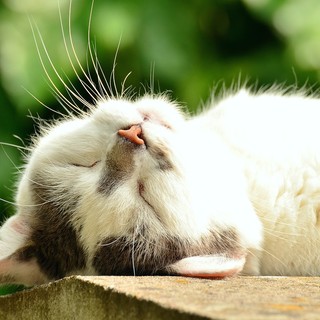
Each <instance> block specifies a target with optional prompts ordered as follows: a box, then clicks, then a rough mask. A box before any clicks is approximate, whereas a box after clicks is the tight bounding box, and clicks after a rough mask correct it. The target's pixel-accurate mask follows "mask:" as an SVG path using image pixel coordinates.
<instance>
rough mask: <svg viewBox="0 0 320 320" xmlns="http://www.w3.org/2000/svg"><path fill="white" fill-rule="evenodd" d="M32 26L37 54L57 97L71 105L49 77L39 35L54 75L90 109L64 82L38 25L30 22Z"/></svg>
mask: <svg viewBox="0 0 320 320" xmlns="http://www.w3.org/2000/svg"><path fill="white" fill-rule="evenodd" d="M30 25H31V30H32V33H33V37H34V41H35V45H36V49H37V52H38V56H39V59H40V63H41V65H42V68H43V70H44V72H45V75H46V77H47V79H48V80H49V83H50V85H51V86H52V88H53V89H54V91H55V92H56V93H57V95H58V96H59V97H60V98H61V99H62V100H63V101H64V102H65V103H67V104H70V101H69V100H68V99H67V98H66V97H65V96H64V95H63V93H62V92H61V91H60V90H59V88H58V87H57V85H56V84H55V83H54V81H53V80H52V79H51V77H50V75H49V72H48V69H47V67H46V66H45V63H44V60H43V58H42V55H41V51H40V46H39V42H38V40H37V37H36V34H37V35H38V38H39V41H40V44H41V48H42V49H43V50H44V53H45V56H46V58H47V60H48V62H49V65H50V67H51V69H52V70H53V72H54V74H55V75H56V76H57V78H58V79H59V81H60V82H61V83H62V85H63V86H64V87H65V89H66V90H67V91H68V92H70V93H71V94H72V95H73V96H74V97H75V98H76V99H77V100H78V101H79V102H81V103H82V104H83V105H85V106H86V107H88V108H89V109H90V107H91V105H90V104H89V103H88V102H87V101H86V100H85V99H84V98H83V97H82V96H79V95H77V94H76V93H74V92H73V91H72V90H71V89H70V87H69V86H68V85H67V83H66V82H65V81H64V80H63V78H62V77H61V75H60V73H59V72H58V71H57V69H56V67H55V66H54V64H53V61H52V59H51V57H50V55H49V52H48V49H47V47H46V45H45V42H44V40H43V37H42V35H41V33H40V30H39V29H38V27H37V25H36V24H34V25H33V24H32V22H30Z"/></svg>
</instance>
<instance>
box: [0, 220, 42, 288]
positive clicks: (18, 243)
mask: <svg viewBox="0 0 320 320" xmlns="http://www.w3.org/2000/svg"><path fill="white" fill-rule="evenodd" d="M30 235H31V229H30V227H29V225H28V223H27V221H26V219H25V218H24V217H22V216H21V215H15V216H13V217H11V218H9V219H8V220H7V221H6V222H5V223H4V224H3V226H2V227H1V229H0V283H16V284H24V285H34V284H40V283H44V282H46V281H47V279H46V277H45V276H44V274H43V273H42V272H41V270H40V268H39V265H38V263H37V261H36V259H35V258H32V257H30V258H29V257H28V259H25V258H24V257H23V256H22V253H23V251H24V248H25V247H26V246H27V245H28V242H29V239H30Z"/></svg>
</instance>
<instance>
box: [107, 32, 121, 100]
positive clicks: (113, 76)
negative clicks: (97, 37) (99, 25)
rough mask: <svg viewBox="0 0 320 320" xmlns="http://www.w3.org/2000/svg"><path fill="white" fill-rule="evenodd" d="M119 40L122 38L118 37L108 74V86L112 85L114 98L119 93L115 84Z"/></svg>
mask: <svg viewBox="0 0 320 320" xmlns="http://www.w3.org/2000/svg"><path fill="white" fill-rule="evenodd" d="M121 39H122V37H120V39H119V42H118V46H117V49H116V52H115V55H114V58H113V64H112V70H111V73H110V80H109V81H110V84H113V88H114V90H115V93H116V97H119V92H118V87H117V82H116V66H117V62H116V61H117V58H118V53H119V50H120V44H121ZM120 97H121V96H120Z"/></svg>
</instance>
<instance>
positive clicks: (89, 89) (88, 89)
mask: <svg viewBox="0 0 320 320" xmlns="http://www.w3.org/2000/svg"><path fill="white" fill-rule="evenodd" d="M90 14H91V13H90ZM59 16H60V25H61V32H62V38H63V42H64V46H65V50H66V54H67V56H68V59H69V62H70V65H71V67H72V70H73V71H74V74H75V75H76V76H77V78H78V80H79V82H80V84H81V85H82V86H83V88H84V89H85V91H86V92H87V93H88V94H89V96H90V97H91V99H92V100H93V101H94V103H97V96H98V97H99V98H102V96H101V95H100V92H99V90H97V89H96V86H95V83H94V82H93V81H92V80H91V79H90V77H89V76H88V75H87V73H86V71H85V70H84V69H83V66H82V64H81V62H80V59H79V57H78V55H77V52H76V49H75V46H74V43H73V37H72V27H71V16H72V0H70V3H69V15H68V34H69V43H70V46H71V50H72V53H73V56H74V58H75V60H76V63H77V66H78V67H79V68H80V70H81V72H82V74H83V75H84V77H85V78H86V80H87V81H88V83H89V84H90V86H89V85H87V83H86V82H84V81H83V80H82V79H81V77H80V75H79V73H78V71H77V68H76V67H75V65H74V63H73V61H72V58H71V55H70V52H69V49H68V45H67V41H66V36H65V34H64V25H63V19H62V14H61V9H60V7H59ZM90 21H91V18H90Z"/></svg>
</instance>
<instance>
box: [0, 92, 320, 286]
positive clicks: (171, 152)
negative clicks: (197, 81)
mask: <svg viewBox="0 0 320 320" xmlns="http://www.w3.org/2000/svg"><path fill="white" fill-rule="evenodd" d="M319 117H320V100H319V99H317V98H315V97H308V96H306V95H303V94H302V93H291V94H283V93H281V92H278V93H277V92H273V91H272V90H271V91H266V92H258V93H251V92H250V91H248V90H245V89H242V90H239V91H238V92H234V93H230V94H229V95H227V96H226V97H224V98H223V99H221V100H220V101H214V100H213V101H211V102H210V103H209V105H208V107H207V108H204V110H203V111H201V112H199V114H197V115H195V116H192V117H191V116H188V115H186V114H185V113H184V112H183V111H182V109H181V107H180V106H179V105H178V104H177V103H176V102H172V101H170V100H169V99H168V98H167V97H166V96H165V95H144V96H142V97H141V98H137V99H135V100H129V99H127V98H125V97H109V98H107V97H106V98H104V99H101V100H99V101H98V102H97V105H96V106H94V107H92V108H91V110H89V111H88V112H83V113H82V114H78V115H73V116H68V117H65V118H64V119H62V120H60V121H56V122H55V123H53V124H51V125H49V126H46V127H45V126H44V127H42V131H41V133H40V134H39V135H38V136H37V137H36V138H35V139H34V142H33V146H32V151H31V152H30V154H29V156H28V158H27V160H26V165H25V169H24V172H23V174H22V176H21V179H20V182H19V186H18V191H17V197H16V206H17V213H16V214H15V215H14V216H12V217H11V218H9V219H8V220H7V221H6V222H5V223H4V224H3V226H2V228H1V229H0V241H1V242H0V257H1V261H0V280H1V281H2V282H11V283H23V284H25V285H35V284H41V283H46V282H48V281H52V280H56V279H59V278H62V277H64V276H67V275H72V274H84V275H153V274H175V275H184V276H194V277H207V278H223V277H227V276H233V275H236V274H247V275H287V276H289V275H304V276H311V275H319V274H320V254H319V251H318V249H317V248H318V246H319V245H320V221H319V208H320V177H319V172H320V144H319V143H318V137H319V136H320V127H319V125H318V118H319Z"/></svg>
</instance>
